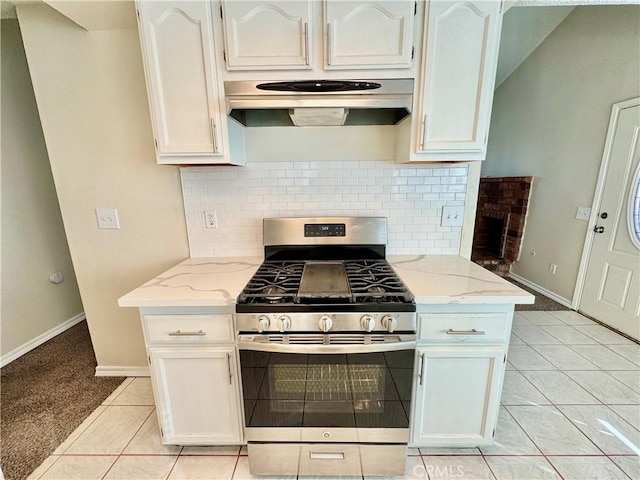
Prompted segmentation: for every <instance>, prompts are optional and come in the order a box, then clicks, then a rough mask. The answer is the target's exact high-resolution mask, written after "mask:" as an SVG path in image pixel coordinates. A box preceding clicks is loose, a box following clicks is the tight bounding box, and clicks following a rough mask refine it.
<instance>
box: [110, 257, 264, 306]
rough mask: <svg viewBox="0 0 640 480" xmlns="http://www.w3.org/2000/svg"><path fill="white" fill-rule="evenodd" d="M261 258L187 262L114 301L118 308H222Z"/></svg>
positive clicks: (244, 283) (250, 275) (194, 260)
mask: <svg viewBox="0 0 640 480" xmlns="http://www.w3.org/2000/svg"><path fill="white" fill-rule="evenodd" d="M262 260H263V258H262V257H217V258H210V257H201V258H188V259H186V260H185V261H184V262H181V263H179V264H178V265H176V266H175V267H173V268H171V269H169V270H167V271H166V272H164V273H162V274H160V275H158V276H157V277H156V278H154V279H153V280H150V281H148V282H147V283H145V284H144V285H141V286H140V287H138V288H136V289H135V290H133V291H131V292H129V293H127V294H126V295H124V296H123V297H120V298H119V299H118V305H120V306H121V307H224V306H234V305H235V304H236V298H237V297H238V295H239V294H240V292H241V291H242V289H243V288H244V286H245V285H246V284H247V282H248V281H249V279H250V278H251V277H252V276H253V274H254V273H255V271H256V270H257V269H258V267H259V266H260V264H261V263H262Z"/></svg>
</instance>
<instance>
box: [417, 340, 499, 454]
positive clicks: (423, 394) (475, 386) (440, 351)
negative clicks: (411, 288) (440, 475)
mask: <svg viewBox="0 0 640 480" xmlns="http://www.w3.org/2000/svg"><path fill="white" fill-rule="evenodd" d="M504 362H505V350H504V349H503V348H502V347H462V346H455V347H435V346H434V347H422V348H418V349H417V350H416V367H415V372H416V374H415V385H414V402H413V413H412V415H413V418H412V422H411V425H412V431H411V444H412V446H416V447H420V446H425V447H426V446H432V447H463V446H468V447H476V446H480V445H488V444H491V443H492V441H493V435H494V429H495V426H496V422H497V418H498V411H499V407H500V396H501V391H502V381H503V378H504V367H505V363H504Z"/></svg>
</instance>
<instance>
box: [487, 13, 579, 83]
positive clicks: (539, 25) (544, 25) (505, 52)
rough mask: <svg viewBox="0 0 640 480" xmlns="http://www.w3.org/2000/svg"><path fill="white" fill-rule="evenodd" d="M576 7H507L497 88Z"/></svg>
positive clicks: (501, 40) (503, 22) (503, 25)
mask: <svg viewBox="0 0 640 480" xmlns="http://www.w3.org/2000/svg"><path fill="white" fill-rule="evenodd" d="M574 8H575V7H572V6H560V7H540V6H537V7H522V6H519V4H518V6H517V8H510V9H509V10H507V11H506V12H505V14H504V17H503V20H502V36H501V38H500V54H499V56H498V71H497V73H496V88H498V87H499V86H500V84H501V83H502V82H504V81H505V80H506V78H507V77H508V76H509V75H511V74H512V73H513V72H514V71H515V70H516V68H518V66H519V65H520V64H521V63H522V62H524V60H525V59H526V58H527V57H528V56H529V55H531V53H532V52H533V51H534V50H535V49H536V48H538V45H540V44H541V43H542V42H543V41H544V39H545V38H547V36H549V34H550V33H551V32H553V30H555V29H556V27H557V26H558V25H560V23H562V21H563V20H564V19H565V18H566V17H567V15H569V14H570V13H571V12H572V11H573V9H574Z"/></svg>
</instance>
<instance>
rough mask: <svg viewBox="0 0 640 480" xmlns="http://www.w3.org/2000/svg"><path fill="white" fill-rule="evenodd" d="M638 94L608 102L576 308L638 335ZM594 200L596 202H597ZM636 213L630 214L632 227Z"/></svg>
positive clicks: (639, 298)
mask: <svg viewBox="0 0 640 480" xmlns="http://www.w3.org/2000/svg"><path fill="white" fill-rule="evenodd" d="M639 142H640V98H638V99H634V100H631V101H628V102H622V103H619V104H616V105H614V107H613V112H612V115H611V122H610V124H609V133H608V136H607V141H606V144H605V152H604V155H603V159H602V165H601V167H600V177H599V180H598V187H597V188H596V196H595V197H596V201H595V202H594V203H595V204H596V205H594V209H593V212H594V213H593V216H592V221H591V222H590V228H591V229H592V231H590V235H592V239H591V241H592V245H591V250H590V252H589V256H588V263H587V269H586V276H585V281H584V287H583V290H582V296H581V300H580V306H579V310H580V311H581V312H584V313H585V314H587V315H589V316H591V317H593V318H595V319H597V320H600V321H601V322H604V323H606V324H607V325H610V326H612V327H613V328H616V329H618V330H620V331H621V332H624V333H626V334H628V335H631V336H632V337H634V338H637V339H640V278H639V276H640V238H638V235H639V234H638V233H635V230H634V218H633V213H634V211H635V213H636V214H638V210H640V200H639V198H638V196H639V195H640V193H639V192H638V181H639V179H638V176H639V175H640V172H639V168H640V167H639V161H638V159H639V158H640V146H639ZM598 199H599V201H598ZM637 221H638V217H637V216H636V217H635V222H636V223H635V225H636V227H637Z"/></svg>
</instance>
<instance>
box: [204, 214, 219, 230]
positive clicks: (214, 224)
mask: <svg viewBox="0 0 640 480" xmlns="http://www.w3.org/2000/svg"><path fill="white" fill-rule="evenodd" d="M204 224H205V226H206V227H207V228H218V215H216V211H215V210H205V212H204Z"/></svg>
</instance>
